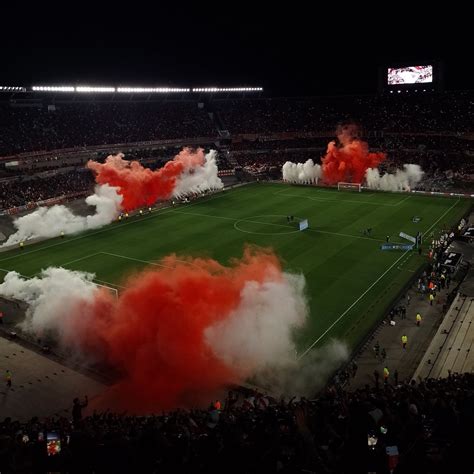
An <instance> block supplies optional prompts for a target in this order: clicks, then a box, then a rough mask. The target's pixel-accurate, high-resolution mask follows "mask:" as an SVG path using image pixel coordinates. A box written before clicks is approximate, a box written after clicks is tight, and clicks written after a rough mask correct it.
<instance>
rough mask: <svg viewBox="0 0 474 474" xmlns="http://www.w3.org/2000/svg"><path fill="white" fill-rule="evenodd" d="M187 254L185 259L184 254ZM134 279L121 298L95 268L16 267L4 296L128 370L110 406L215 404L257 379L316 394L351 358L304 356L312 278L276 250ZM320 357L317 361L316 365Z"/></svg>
mask: <svg viewBox="0 0 474 474" xmlns="http://www.w3.org/2000/svg"><path fill="white" fill-rule="evenodd" d="M183 260H184V261H183ZM162 263H163V264H164V265H166V267H159V268H156V267H155V268H154V269H153V270H146V271H144V272H142V273H140V274H137V275H134V276H132V277H131V278H129V279H128V280H127V282H126V287H127V289H126V290H124V291H123V293H121V294H120V296H119V298H118V299H114V297H113V296H112V295H111V294H110V293H108V292H107V291H105V290H104V289H101V290H99V289H97V288H96V287H95V286H94V285H93V283H92V279H93V275H89V274H84V273H80V272H73V271H69V270H65V269H62V268H59V269H58V268H50V269H47V270H45V271H43V273H42V275H41V278H33V279H31V280H25V279H23V278H21V277H20V276H19V275H18V274H16V273H14V272H11V273H9V274H8V275H7V276H6V278H5V281H4V283H2V284H1V285H0V295H6V296H9V297H12V298H17V299H20V300H24V301H26V302H28V303H29V309H28V313H27V315H26V320H25V322H24V323H23V328H24V329H25V330H27V331H30V332H32V333H34V334H38V333H42V332H44V331H50V332H51V331H52V332H54V333H55V335H56V337H57V338H58V339H59V341H60V343H61V344H63V345H66V346H68V347H70V348H71V347H73V348H75V350H77V351H79V352H80V353H81V354H82V355H87V356H88V357H91V358H92V359H93V360H95V361H96V362H100V363H106V364H108V366H109V367H111V368H113V369H115V370H114V372H115V373H120V374H122V375H121V377H120V379H119V380H118V382H117V384H116V386H115V389H114V390H112V391H111V392H110V393H109V394H108V396H109V398H107V396H106V397H105V399H104V404H105V405H109V406H110V404H111V398H110V397H111V396H112V395H111V394H113V396H114V397H115V402H114V406H119V407H124V408H127V409H130V410H133V411H135V412H149V411H153V410H157V409H168V408H175V407H179V406H190V405H195V404H199V403H203V401H206V402H209V400H210V399H211V397H212V396H213V395H214V394H215V393H216V391H218V390H221V389H222V388H223V387H225V386H226V385H227V384H229V383H240V382H242V381H244V380H246V379H248V378H249V377H252V379H253V380H257V381H259V382H260V383H262V384H264V385H265V386H266V387H267V388H269V389H271V390H277V391H279V392H281V393H292V394H298V392H300V393H299V394H308V393H311V390H314V389H315V388H317V387H318V385H321V384H322V383H324V380H325V377H326V376H327V374H328V370H330V369H331V368H335V366H336V364H338V363H340V361H341V360H342V359H343V358H344V357H345V355H346V354H345V352H344V349H341V348H339V346H338V348H337V349H334V348H329V349H327V350H326V352H324V353H319V355H317V353H314V354H313V355H311V357H309V358H303V359H302V360H298V359H297V355H296V346H295V343H294V335H295V331H298V330H301V329H302V328H303V327H304V325H305V323H306V320H307V317H308V307H307V303H306V299H305V296H304V278H303V277H302V276H301V275H294V274H288V273H285V272H283V271H282V268H281V265H280V262H279V261H278V259H277V257H276V256H275V255H274V254H273V253H271V252H270V251H264V250H258V249H246V250H245V252H244V256H243V257H242V258H241V259H239V260H237V259H236V260H233V261H232V262H231V264H230V265H229V266H223V265H221V264H220V263H218V262H216V261H214V260H211V259H202V258H194V259H191V258H188V259H186V258H185V259H183V257H180V259H179V260H178V259H177V257H176V256H174V255H172V256H169V257H166V258H165V259H163V262H162ZM315 359H317V361H316V362H315Z"/></svg>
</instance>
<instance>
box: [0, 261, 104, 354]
mask: <svg viewBox="0 0 474 474" xmlns="http://www.w3.org/2000/svg"><path fill="white" fill-rule="evenodd" d="M94 276H95V275H93V274H91V273H85V272H78V271H71V270H66V269H64V268H55V267H50V268H47V269H46V270H42V272H41V275H40V277H34V278H30V279H26V278H23V277H21V276H20V275H19V274H18V273H17V272H9V273H7V274H6V276H5V279H4V281H3V283H2V284H0V295H1V296H5V297H7V298H14V299H16V300H20V301H24V302H26V303H27V304H28V309H27V311H26V315H25V320H24V322H22V323H21V328H22V330H23V331H25V332H27V333H30V334H33V335H35V336H36V335H39V336H42V335H44V334H47V333H50V332H52V333H53V334H55V335H56V336H57V337H58V340H59V342H61V343H62V344H63V345H65V344H74V341H75V340H77V338H76V336H77V334H76V324H75V323H76V322H75V321H72V320H71V318H72V315H74V314H75V313H77V311H76V310H77V307H78V306H80V307H81V309H82V311H81V314H82V315H84V314H86V313H87V312H86V311H85V308H86V307H87V304H91V303H92V302H93V300H94V297H95V294H96V292H97V291H98V290H97V286H96V285H95V284H94V283H92V280H93V278H94ZM82 323H85V321H82Z"/></svg>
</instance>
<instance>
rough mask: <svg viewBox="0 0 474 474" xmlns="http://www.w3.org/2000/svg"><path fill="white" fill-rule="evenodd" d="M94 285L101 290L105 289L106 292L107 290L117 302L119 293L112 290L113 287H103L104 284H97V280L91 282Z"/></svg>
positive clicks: (116, 290)
mask: <svg viewBox="0 0 474 474" xmlns="http://www.w3.org/2000/svg"><path fill="white" fill-rule="evenodd" d="M93 283H94V285H95V286H99V287H101V288H105V289H106V290H108V291H109V292H110V294H111V295H112V296H113V297H114V298H115V299H116V300H118V297H119V291H118V289H117V288H114V287H113V286H109V285H104V284H101V283H97V280H94V281H93Z"/></svg>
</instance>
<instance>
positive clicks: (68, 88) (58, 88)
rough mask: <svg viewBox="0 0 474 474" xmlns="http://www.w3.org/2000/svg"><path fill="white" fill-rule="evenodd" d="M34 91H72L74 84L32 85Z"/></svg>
mask: <svg viewBox="0 0 474 474" xmlns="http://www.w3.org/2000/svg"><path fill="white" fill-rule="evenodd" d="M31 90H33V91H35V92H74V86H33V87H32V88H31Z"/></svg>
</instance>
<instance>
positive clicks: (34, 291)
mask: <svg viewBox="0 0 474 474" xmlns="http://www.w3.org/2000/svg"><path fill="white" fill-rule="evenodd" d="M93 278H94V275H93V274H90V273H84V272H78V271H71V270H66V269H63V268H48V269H46V270H43V271H42V273H41V275H40V277H35V278H31V279H25V278H22V277H21V276H20V275H19V274H18V273H16V272H10V273H8V274H7V275H6V277H5V280H4V282H3V283H2V284H0V295H2V296H6V297H9V298H14V299H17V300H22V301H25V302H26V303H28V305H29V307H28V310H27V313H26V318H25V321H24V322H23V323H22V329H23V330H24V331H26V332H27V333H30V334H33V335H35V336H42V335H45V334H53V335H55V336H56V337H57V340H58V342H59V344H60V345H61V346H63V347H67V348H68V349H75V350H76V355H81V356H87V354H84V349H85V348H84V347H83V346H81V344H82V343H83V341H84V339H85V338H84V337H78V336H79V335H82V336H84V335H85V334H88V328H89V327H91V324H90V318H92V317H93V314H94V311H93V309H94V308H95V306H96V305H94V303H95V302H96V301H97V300H96V298H97V296H98V294H99V291H100V290H98V288H97V287H96V285H94V283H93V282H92V280H93ZM304 289H305V280H304V277H303V276H302V275H292V274H287V273H284V274H283V278H282V279H281V280H278V279H274V278H273V277H272V276H271V275H269V279H268V280H267V281H264V282H263V283H257V282H255V281H249V282H247V284H246V285H245V287H244V289H243V290H242V293H241V301H240V304H239V306H238V307H237V308H236V309H235V310H233V311H232V312H231V313H229V315H228V316H226V317H225V318H224V319H223V320H221V321H220V322H219V323H217V324H214V325H212V326H211V327H209V328H207V329H206V330H205V333H204V337H205V340H206V342H207V344H208V345H209V346H210V347H211V348H212V350H213V352H214V353H215V354H216V356H217V357H219V359H221V360H222V361H223V362H224V363H225V364H226V365H227V366H229V367H232V368H233V369H234V371H237V372H238V373H239V375H240V377H241V379H242V380H245V379H248V378H251V379H252V381H254V383H256V384H257V385H259V386H261V387H263V388H266V389H267V390H270V391H271V392H273V393H275V394H282V395H285V396H286V395H291V396H293V395H299V396H307V397H308V396H312V395H314V393H315V391H316V390H317V389H319V388H321V387H322V386H324V384H325V383H326V382H327V379H328V377H329V376H330V375H331V374H332V373H333V371H335V370H336V369H337V368H338V367H339V366H340V364H341V363H342V362H343V361H344V360H346V359H347V356H348V352H347V348H346V347H345V345H343V344H341V343H338V342H335V341H333V342H331V343H330V344H328V345H327V346H325V347H323V348H320V349H316V350H313V351H311V352H310V353H309V354H307V355H306V356H304V357H302V358H299V357H298V355H297V352H296V345H295V331H297V330H301V329H304V326H305V324H306V322H307V319H308V316H309V310H308V305H307V301H306V298H305V295H304ZM101 301H102V300H101ZM102 304H103V303H102ZM110 304H111V306H110V307H109V308H108V309H107V308H105V307H103V309H104V311H105V312H109V314H112V313H113V304H114V303H113V302H112V301H110ZM78 308H80V311H79V310H78ZM78 315H80V317H79V316H78ZM104 324H107V323H106V320H105V323H104ZM89 336H93V335H92V334H91V335H89ZM89 336H88V338H89ZM81 341H82V342H81Z"/></svg>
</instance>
